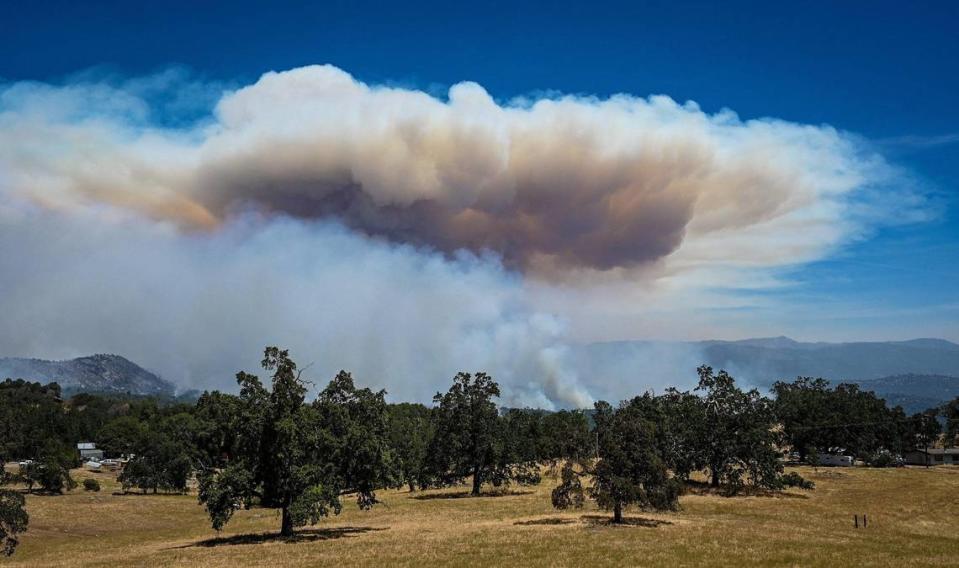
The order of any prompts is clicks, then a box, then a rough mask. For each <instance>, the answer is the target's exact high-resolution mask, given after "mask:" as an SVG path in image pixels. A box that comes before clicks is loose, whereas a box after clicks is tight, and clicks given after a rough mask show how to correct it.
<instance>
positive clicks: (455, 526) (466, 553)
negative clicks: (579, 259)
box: [0, 466, 959, 568]
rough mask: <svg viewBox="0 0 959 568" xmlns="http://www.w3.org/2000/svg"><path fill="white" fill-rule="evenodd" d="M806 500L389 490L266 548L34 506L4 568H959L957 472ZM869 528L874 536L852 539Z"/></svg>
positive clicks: (145, 510)
mask: <svg viewBox="0 0 959 568" xmlns="http://www.w3.org/2000/svg"><path fill="white" fill-rule="evenodd" d="M799 471H800V472H801V473H802V474H803V475H804V476H806V477H808V478H810V479H812V480H814V481H815V482H816V484H817V488H816V489H815V490H814V491H809V492H803V491H798V490H794V491H790V492H788V493H786V494H782V495H778V496H750V497H734V498H726V497H721V496H717V495H711V494H695V493H693V494H689V495H686V496H684V497H683V498H682V499H681V504H682V510H681V511H679V512H677V513H669V514H647V513H643V512H639V511H632V510H631V511H629V512H628V517H629V519H630V521H631V522H630V524H629V525H628V526H609V525H608V524H607V523H606V522H605V520H606V518H607V515H606V514H605V513H603V512H601V511H597V510H596V509H595V508H587V509H585V510H582V511H575V512H557V511H555V510H553V509H552V508H551V506H550V502H549V492H550V490H551V489H552V487H553V485H554V484H555V483H556V480H555V479H551V478H546V479H544V482H543V484H542V485H540V486H539V487H535V488H520V487H514V488H513V490H512V492H510V493H506V494H503V495H498V496H484V497H479V498H468V497H464V495H465V489H455V488H454V489H449V490H443V491H427V492H419V493H414V494H410V493H407V492H405V491H387V492H383V493H382V494H381V497H382V499H383V501H384V504H383V505H382V506H379V507H377V508H375V509H374V510H372V511H358V510H356V507H355V506H353V504H352V503H349V504H348V505H349V506H348V507H347V508H345V509H344V511H343V514H342V515H340V516H339V517H333V518H330V519H328V520H327V521H325V522H323V523H321V524H320V525H318V526H317V527H313V528H305V529H301V530H300V532H299V536H298V537H297V538H296V540H294V541H281V540H278V539H277V538H276V537H275V532H276V531H277V530H278V529H279V515H278V512H277V511H272V510H256V509H254V510H250V511H241V512H239V513H238V514H237V515H236V517H235V518H234V520H233V521H232V522H231V523H230V524H228V525H227V527H226V529H225V530H224V531H223V532H222V533H221V534H216V533H215V532H214V531H213V530H212V529H210V526H209V522H208V520H207V517H206V515H205V513H204V511H203V509H202V507H200V506H199V505H198V504H197V503H196V497H195V496H194V495H185V496H181V495H159V496H153V495H146V496H144V495H113V494H112V492H113V491H115V490H117V489H118V486H117V484H116V483H115V482H114V481H113V480H112V476H111V475H108V474H90V473H86V472H80V471H78V472H76V477H77V478H78V479H82V478H83V477H86V476H93V477H96V478H97V479H99V480H100V481H101V484H102V485H103V490H102V491H101V492H100V493H88V492H84V491H83V490H82V489H79V488H78V489H76V490H74V491H72V492H70V493H69V494H67V495H64V496H57V497H48V496H29V497H28V501H27V503H28V510H29V513H30V529H29V531H28V532H27V533H26V534H25V535H24V536H23V538H22V540H21V546H20V549H19V550H18V551H17V553H16V555H15V556H13V557H12V558H10V559H6V560H0V565H4V566H7V565H9V566H78V565H89V566H111V567H116V566H230V567H236V566H279V565H282V566H322V565H326V566H379V567H382V566H416V567H420V568H421V567H423V566H434V565H453V566H467V565H468V566H494V565H499V566H502V565H523V566H540V565H548V566H585V565H589V566H606V565H609V566H613V565H615V566H637V565H642V566H699V565H709V566H745V565H767V566H857V567H862V566H892V565H909V566H959V468H953V467H948V466H947V467H939V468H932V469H929V470H926V469H921V468H908V469H885V470H876V469H819V470H818V471H813V470H811V469H807V468H800V469H799ZM856 513H858V514H863V513H865V514H866V515H867V516H868V519H869V525H868V527H867V528H865V529H863V528H860V529H858V530H857V529H855V528H854V527H853V514H856Z"/></svg>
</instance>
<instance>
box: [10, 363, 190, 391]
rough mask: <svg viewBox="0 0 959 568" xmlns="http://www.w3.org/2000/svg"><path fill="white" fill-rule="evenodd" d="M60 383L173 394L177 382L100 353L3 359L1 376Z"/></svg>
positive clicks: (77, 388)
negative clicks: (59, 358)
mask: <svg viewBox="0 0 959 568" xmlns="http://www.w3.org/2000/svg"><path fill="white" fill-rule="evenodd" d="M5 378H12V379H25V380H30V381H35V382H40V383H51V382H56V383H59V385H60V386H61V387H62V388H63V389H64V391H68V392H97V393H129V394H135V395H156V396H173V395H174V393H175V391H176V387H175V386H174V385H173V383H171V382H169V381H167V380H165V379H163V378H161V377H159V376H158V375H156V374H155V373H151V372H150V371H147V370H146V369H144V368H143V367H140V366H139V365H137V364H136V363H134V362H132V361H130V360H129V359H126V358H125V357H121V356H120V355H109V354H98V355H90V356H88V357H78V358H76V359H68V360H65V361H48V360H45V359H27V358H19V357H6V358H0V379H5Z"/></svg>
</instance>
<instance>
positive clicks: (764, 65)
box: [0, 0, 959, 339]
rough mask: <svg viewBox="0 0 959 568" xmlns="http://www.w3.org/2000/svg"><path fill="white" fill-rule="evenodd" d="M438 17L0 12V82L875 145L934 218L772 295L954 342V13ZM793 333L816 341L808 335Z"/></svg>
mask: <svg viewBox="0 0 959 568" xmlns="http://www.w3.org/2000/svg"><path fill="white" fill-rule="evenodd" d="M457 4H458V3H448V2H442V3H420V4H417V3H415V2H397V3H395V4H393V5H391V6H390V5H386V3H385V2H382V3H381V2H373V3H364V2H357V1H351V2H279V1H275V2H269V3H257V2H247V1H244V0H237V1H234V2H229V3H225V2H224V3H216V2H173V1H170V2H162V3H160V2H158V3H141V2H129V1H125V2H111V1H103V2H97V3H96V6H93V3H85V2H75V1H71V2H45V1H28V2H6V3H5V6H4V7H3V10H2V17H0V79H2V80H4V81H15V80H23V79H37V80H54V81H55V80H58V79H60V78H62V77H64V76H66V75H69V74H71V73H75V72H77V71H80V70H83V69H87V68H91V67H96V66H106V67H107V68H108V69H110V70H113V71H115V72H117V73H121V74H124V75H142V74H145V73H149V72H153V71H156V70H158V69H161V68H164V67H167V66H169V65H171V64H180V65H184V66H187V67H189V68H190V69H192V70H193V71H195V72H196V73H197V74H198V75H200V76H201V77H204V78H208V79H214V80H225V81H243V82H245V81H249V80H252V79H255V78H256V77H257V76H258V75H259V74H261V73H262V72H264V71H268V70H271V69H277V70H279V69H288V68H292V67H296V66H300V65H305V64H311V63H332V64H335V65H337V66H339V67H341V68H343V69H345V70H348V71H349V72H350V73H352V74H353V75H354V76H356V77H358V78H360V79H362V80H365V81H370V82H383V81H393V82H401V83H403V84H409V85H415V86H417V87H420V88H427V89H428V88H430V87H431V86H436V87H441V86H445V85H449V84H452V83H455V82H457V81H461V80H473V81H476V82H478V83H480V84H482V85H483V86H484V87H486V88H487V89H488V90H489V91H490V92H491V93H492V94H493V95H494V96H496V97H499V98H503V99H507V98H510V97H512V96H515V95H519V94H524V93H528V92H531V91H537V90H542V89H555V90H559V91H563V92H572V93H589V94H597V95H601V96H602V95H608V94H612V93H616V92H628V93H632V94H635V95H639V96H645V95H648V94H657V93H662V94H667V95H669V96H671V97H673V98H675V99H677V100H681V101H682V100H687V99H691V100H695V101H697V102H698V103H699V104H700V105H701V106H702V107H703V109H704V110H706V111H708V112H713V111H717V110H719V109H721V108H723V107H728V108H731V109H733V110H735V111H736V112H738V113H739V114H740V116H741V117H743V118H753V117H764V116H771V117H777V118H781V119H785V120H789V121H796V122H804V123H812V124H824V123H825V124H829V125H832V126H834V127H836V128H838V129H841V130H848V131H853V132H856V133H859V134H861V135H863V136H865V137H867V138H869V139H871V140H874V141H875V142H876V144H877V145H878V147H879V148H881V149H882V151H883V153H884V154H885V155H886V156H887V158H888V159H889V160H890V161H892V162H893V163H895V164H898V165H900V166H903V167H906V168H908V169H909V170H910V171H912V173H913V174H915V175H916V176H918V177H919V178H920V179H921V180H923V181H924V182H925V183H927V184H928V185H929V187H930V188H931V189H932V190H933V192H934V195H935V197H936V199H937V200H938V201H939V202H940V203H941V204H942V206H943V209H942V211H943V213H942V215H941V217H940V218H939V219H938V220H936V221H933V222H929V223H923V224H921V225H911V226H908V227H904V228H896V229H885V230H883V231H882V232H880V233H879V234H877V235H875V236H873V237H872V238H870V239H868V240H866V241H864V242H862V243H860V244H857V245H854V246H852V247H850V248H849V249H847V250H845V251H843V253H842V254H840V255H838V256H836V257H834V258H832V259H830V260H828V261H823V262H819V263H816V264H813V265H811V266H807V267H804V268H803V269H802V270H801V271H800V272H798V273H797V274H795V275H793V277H794V278H796V279H798V280H799V281H801V282H803V285H801V286H798V287H795V288H793V289H791V290H789V291H786V292H778V293H780V294H786V295H794V296H795V300H796V303H797V305H803V304H804V303H808V302H813V303H818V304H822V305H836V306H837V310H836V312H835V317H836V318H837V319H843V318H851V319H852V320H855V325H854V326H853V327H856V328H859V329H864V330H865V329H868V328H869V326H870V325H871V323H870V322H872V321H874V322H875V325H876V326H880V327H881V328H883V330H884V331H883V332H881V333H880V332H877V333H876V334H875V335H877V336H882V335H886V336H891V337H894V336H900V335H906V336H908V335H916V334H919V333H922V332H923V331H924V330H923V329H919V328H917V329H916V332H915V333H913V332H912V329H911V328H907V329H902V330H896V329H895V326H896V322H897V320H898V319H899V317H898V316H897V315H896V314H904V313H908V314H912V316H911V317H912V320H910V321H916V314H917V313H919V314H928V318H929V321H931V322H933V324H932V325H931V326H930V327H927V328H925V329H926V330H930V331H929V333H928V334H930V335H932V334H935V335H940V336H948V337H950V338H952V339H957V338H959V331H955V330H956V329H959V307H957V305H959V297H957V293H956V291H957V289H959V286H957V283H959V262H957V261H959V212H957V203H959V199H957V197H959V104H957V103H959V2H948V1H943V2H916V3H911V2H902V1H898V2H821V3H816V2H808V3H807V2H802V3H798V2H797V3H781V2H768V1H765V2H708V3H707V2H673V1H670V2H624V3H603V2H579V3H572V4H570V5H566V4H565V3H563V2H523V3H517V2H485V3H484V2H475V3H468V4H467V3H463V5H457ZM796 317H797V327H796V329H799V330H800V331H802V330H803V329H806V328H804V325H806V326H808V329H806V331H805V332H803V333H806V334H808V335H809V336H818V335H821V334H819V333H817V329H816V327H817V326H819V325H821V322H820V321H815V320H812V319H810V321H808V322H806V323H805V324H804V323H803V320H802V314H801V313H797V316H796ZM923 317H925V316H923ZM920 319H921V318H920ZM909 325H914V324H909ZM950 329H951V330H953V331H952V332H951V333H950ZM940 330H941V331H940ZM867 335H868V334H867Z"/></svg>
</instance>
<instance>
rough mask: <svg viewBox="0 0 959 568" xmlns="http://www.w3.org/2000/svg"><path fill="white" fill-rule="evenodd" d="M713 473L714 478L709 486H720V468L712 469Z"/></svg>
mask: <svg viewBox="0 0 959 568" xmlns="http://www.w3.org/2000/svg"><path fill="white" fill-rule="evenodd" d="M711 473H712V479H711V480H710V482H709V486H710V487H719V470H718V469H715V468H714V469H713V470H712V471H711Z"/></svg>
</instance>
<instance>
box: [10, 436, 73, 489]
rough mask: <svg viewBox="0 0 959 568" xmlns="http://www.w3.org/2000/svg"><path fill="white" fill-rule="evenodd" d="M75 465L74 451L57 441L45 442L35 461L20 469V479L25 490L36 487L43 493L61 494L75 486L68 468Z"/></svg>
mask: <svg viewBox="0 0 959 568" xmlns="http://www.w3.org/2000/svg"><path fill="white" fill-rule="evenodd" d="M75 465H77V458H76V455H75V453H74V451H73V450H72V449H71V448H69V447H68V446H66V445H64V444H63V443H61V442H60V441H58V440H57V439H50V440H47V443H46V444H45V445H44V446H43V449H42V450H41V451H40V455H39V457H38V458H37V460H36V461H33V462H32V463H30V464H28V465H26V466H24V467H23V468H22V469H21V472H20V477H21V478H22V479H23V481H24V482H25V483H26V484H27V490H28V491H33V490H34V487H37V488H38V489H39V490H40V491H42V492H44V493H63V490H64V489H66V490H70V489H73V488H74V487H76V486H77V483H76V482H75V481H74V480H73V478H72V477H70V468H72V467H74V466H75Z"/></svg>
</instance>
